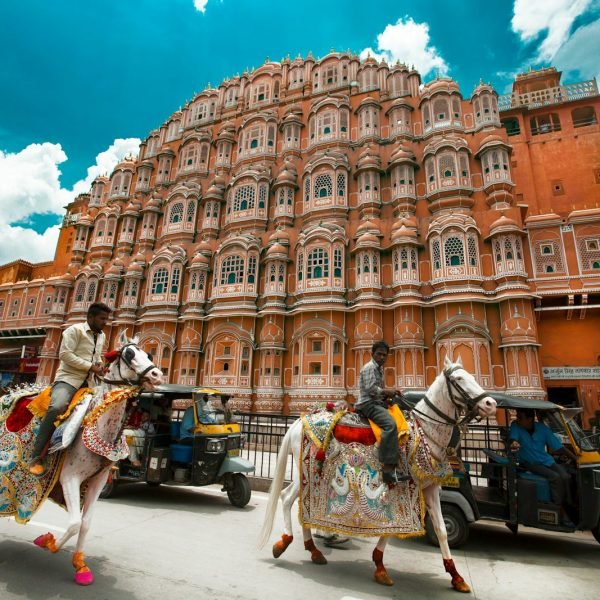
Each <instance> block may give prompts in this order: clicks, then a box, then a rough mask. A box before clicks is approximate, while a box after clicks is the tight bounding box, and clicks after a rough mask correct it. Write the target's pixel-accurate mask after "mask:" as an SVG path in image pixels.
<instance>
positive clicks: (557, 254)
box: [533, 240, 565, 275]
mask: <svg viewBox="0 0 600 600" xmlns="http://www.w3.org/2000/svg"><path fill="white" fill-rule="evenodd" d="M560 246H561V245H560V242H559V241H558V240H547V241H543V242H538V243H537V244H535V245H534V247H533V251H534V260H535V270H536V274H538V275H549V274H553V273H564V272H565V268H564V262H563V255H562V251H561V247H560Z"/></svg>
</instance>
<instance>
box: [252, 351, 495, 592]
mask: <svg viewBox="0 0 600 600" xmlns="http://www.w3.org/2000/svg"><path fill="white" fill-rule="evenodd" d="M495 413H496V402H495V400H493V399H492V398H490V397H489V396H487V394H486V393H485V392H484V390H483V389H482V388H481V387H480V386H479V384H478V383H477V382H476V381H475V379H474V378H473V376H472V375H470V374H469V373H468V372H467V371H466V370H465V369H464V368H463V366H462V363H461V361H460V358H459V359H458V361H457V362H456V363H452V362H450V361H449V360H448V359H446V361H445V366H444V370H443V371H442V373H440V375H438V377H437V378H436V379H435V381H434V382H433V384H432V385H431V387H430V388H429V390H428V391H427V394H426V399H423V400H421V401H420V402H419V403H418V404H417V405H416V406H415V408H414V410H413V411H412V412H411V416H410V419H409V426H410V427H415V424H416V426H417V427H418V431H419V435H418V436H417V437H416V439H417V440H418V441H417V442H416V447H415V448H413V449H412V450H409V452H412V456H414V455H416V454H417V453H418V451H419V449H420V448H421V447H422V446H426V447H427V453H428V454H429V455H430V456H433V457H435V458H436V461H435V462H436V463H438V462H439V463H444V461H445V457H446V456H447V453H446V450H447V448H448V445H449V443H450V438H451V436H452V430H453V428H454V426H455V425H457V424H459V423H462V422H466V421H467V420H470V419H471V418H474V417H475V416H480V417H491V416H493V415H494V414H495ZM303 429H304V427H303V422H302V419H299V420H297V421H295V422H294V423H293V424H292V426H291V427H290V429H289V430H288V432H287V433H286V435H285V437H284V439H283V441H282V444H281V448H280V452H279V456H278V459H277V466H276V468H275V474H274V477H273V483H272V484H271V489H270V492H269V501H268V504H267V511H266V515H265V522H264V525H263V528H262V531H261V537H260V541H259V545H260V546H261V547H262V546H264V545H265V544H266V543H267V541H268V539H269V537H270V535H271V532H272V530H273V521H274V518H275V512H276V510H277V502H278V500H279V498H280V497H281V500H282V508H283V517H284V522H285V529H284V533H283V536H282V537H281V539H280V540H279V541H278V542H276V543H275V544H274V546H273V556H274V557H275V558H278V557H279V556H281V554H283V552H284V551H285V550H286V548H287V547H288V546H289V544H290V543H291V542H292V540H293V534H292V519H291V508H292V504H293V503H294V501H295V500H296V499H297V498H298V496H299V491H300V481H298V479H297V478H294V481H292V483H291V484H290V485H289V486H288V487H287V488H286V489H285V490H283V491H281V488H282V486H283V481H284V477H285V471H286V465H287V460H288V454H289V453H290V451H291V453H292V454H293V457H294V461H295V464H296V465H298V466H299V469H301V468H302V461H303V459H305V458H306V454H308V453H306V452H305V450H304V449H303V450H302V452H303V454H302V457H301V444H302V435H303ZM305 462H306V461H305ZM408 465H409V468H410V471H411V475H412V477H413V479H414V481H415V482H417V483H418V485H419V486H420V488H421V491H422V494H423V499H424V502H425V506H426V509H427V511H428V512H429V515H430V516H431V521H432V523H433V526H434V529H435V533H436V535H437V538H438V540H439V544H440V549H441V553H442V558H443V563H444V568H445V570H446V572H448V573H449V574H450V575H451V577H452V587H453V588H454V589H455V590H458V591H461V592H470V588H469V586H468V584H467V583H466V582H465V581H464V579H463V578H462V577H461V576H460V575H459V573H458V572H457V570H456V567H455V565H454V561H453V560H452V555H451V553H450V548H449V546H448V538H447V533H446V526H445V524H444V519H443V516H442V509H441V505H440V482H441V478H442V477H441V476H440V477H435V476H427V475H425V476H424V473H423V471H422V469H421V468H420V466H419V464H417V463H416V461H412V462H410V461H409V462H408ZM323 472H325V469H324V470H323ZM367 475H368V477H369V479H371V478H372V477H373V479H374V480H375V485H379V481H378V477H379V475H378V472H377V473H373V471H370V472H369V473H367ZM430 475H431V474H430ZM301 476H302V477H304V483H303V485H307V483H306V481H307V479H309V478H310V477H311V475H310V472H308V473H307V472H305V471H304V472H302V475H301ZM323 479H324V483H323V485H324V486H327V485H329V486H331V487H332V488H335V486H336V482H335V481H334V480H330V479H328V478H326V477H323ZM358 479H360V475H359V477H358ZM308 483H309V484H310V481H308ZM359 484H360V482H359ZM384 485H385V484H380V485H379V487H380V488H383V487H384ZM399 485H407V484H399ZM321 489H323V488H321ZM362 490H363V494H367V496H368V495H369V490H371V493H373V487H370V488H369V487H368V486H367V485H365V484H364V482H363V483H362ZM331 493H332V494H334V495H335V493H336V491H335V490H334V491H332V492H331ZM390 495H392V494H391V491H390ZM398 497H399V496H398ZM368 503H369V498H364V499H363V501H362V502H361V506H366V505H367V504H368ZM303 509H304V506H303V505H302V506H301V509H300V513H301V517H302V514H303V513H302V511H303ZM301 523H302V522H301ZM302 532H303V535H304V547H305V549H306V550H308V551H309V552H310V553H311V560H312V562H314V563H316V564H326V563H327V560H326V558H325V557H324V556H323V554H322V553H321V551H320V550H319V549H318V548H317V547H316V546H315V543H314V541H313V539H312V534H311V529H310V526H306V525H304V526H303V529H302ZM345 533H348V532H347V531H346V532H345ZM361 535H368V534H365V533H362V534H361ZM377 535H379V534H377ZM389 535H397V534H396V533H392V534H387V535H382V536H381V537H380V538H379V542H378V543H377V546H376V548H375V549H374V550H373V561H374V563H375V567H376V569H375V580H376V581H377V583H380V584H382V585H393V583H394V582H393V581H392V579H391V578H390V576H389V575H388V573H387V571H386V568H385V566H384V565H383V552H384V549H385V546H386V543H387V540H388V537H389ZM403 537H407V536H406V535H405V536H403Z"/></svg>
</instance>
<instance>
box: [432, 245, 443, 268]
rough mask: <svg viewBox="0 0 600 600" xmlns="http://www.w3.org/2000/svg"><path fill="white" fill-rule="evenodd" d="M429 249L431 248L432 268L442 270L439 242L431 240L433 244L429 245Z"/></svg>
mask: <svg viewBox="0 0 600 600" xmlns="http://www.w3.org/2000/svg"><path fill="white" fill-rule="evenodd" d="M431 248H432V252H431V254H432V256H433V268H434V269H436V270H437V269H441V268H442V258H441V256H442V255H441V250H440V241H439V240H433V242H432V243H431Z"/></svg>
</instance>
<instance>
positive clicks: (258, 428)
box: [237, 413, 298, 481]
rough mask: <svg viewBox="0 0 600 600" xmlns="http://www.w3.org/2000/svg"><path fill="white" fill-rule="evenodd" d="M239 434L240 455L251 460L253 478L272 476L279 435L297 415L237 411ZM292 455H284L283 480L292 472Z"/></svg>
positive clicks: (289, 476) (289, 478)
mask: <svg viewBox="0 0 600 600" xmlns="http://www.w3.org/2000/svg"><path fill="white" fill-rule="evenodd" d="M237 417H238V422H239V424H240V428H241V430H242V434H244V435H245V436H246V441H245V444H244V448H243V449H242V456H243V457H244V458H246V459H248V460H249V461H250V462H252V463H254V466H255V467H256V470H255V471H254V473H253V474H252V475H253V476H254V477H260V478H263V479H272V478H273V476H274V474H275V465H276V462H277V457H278V455H279V448H280V446H281V442H282V441H283V437H284V436H285V434H286V433H287V430H288V429H289V428H290V426H291V425H292V423H294V421H296V420H297V419H298V417H297V416H289V417H286V416H284V415H279V414H256V413H237ZM294 468H295V466H294V461H293V459H292V455H291V454H290V455H289V457H288V463H287V467H286V474H285V480H286V481H291V480H292V473H293V472H294Z"/></svg>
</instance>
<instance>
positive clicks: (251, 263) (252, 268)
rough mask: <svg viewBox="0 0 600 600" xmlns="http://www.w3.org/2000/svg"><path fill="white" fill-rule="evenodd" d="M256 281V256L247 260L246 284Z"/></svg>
mask: <svg viewBox="0 0 600 600" xmlns="http://www.w3.org/2000/svg"><path fill="white" fill-rule="evenodd" d="M255 281H256V256H251V257H250V258H249V259H248V283H254V282H255Z"/></svg>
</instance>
